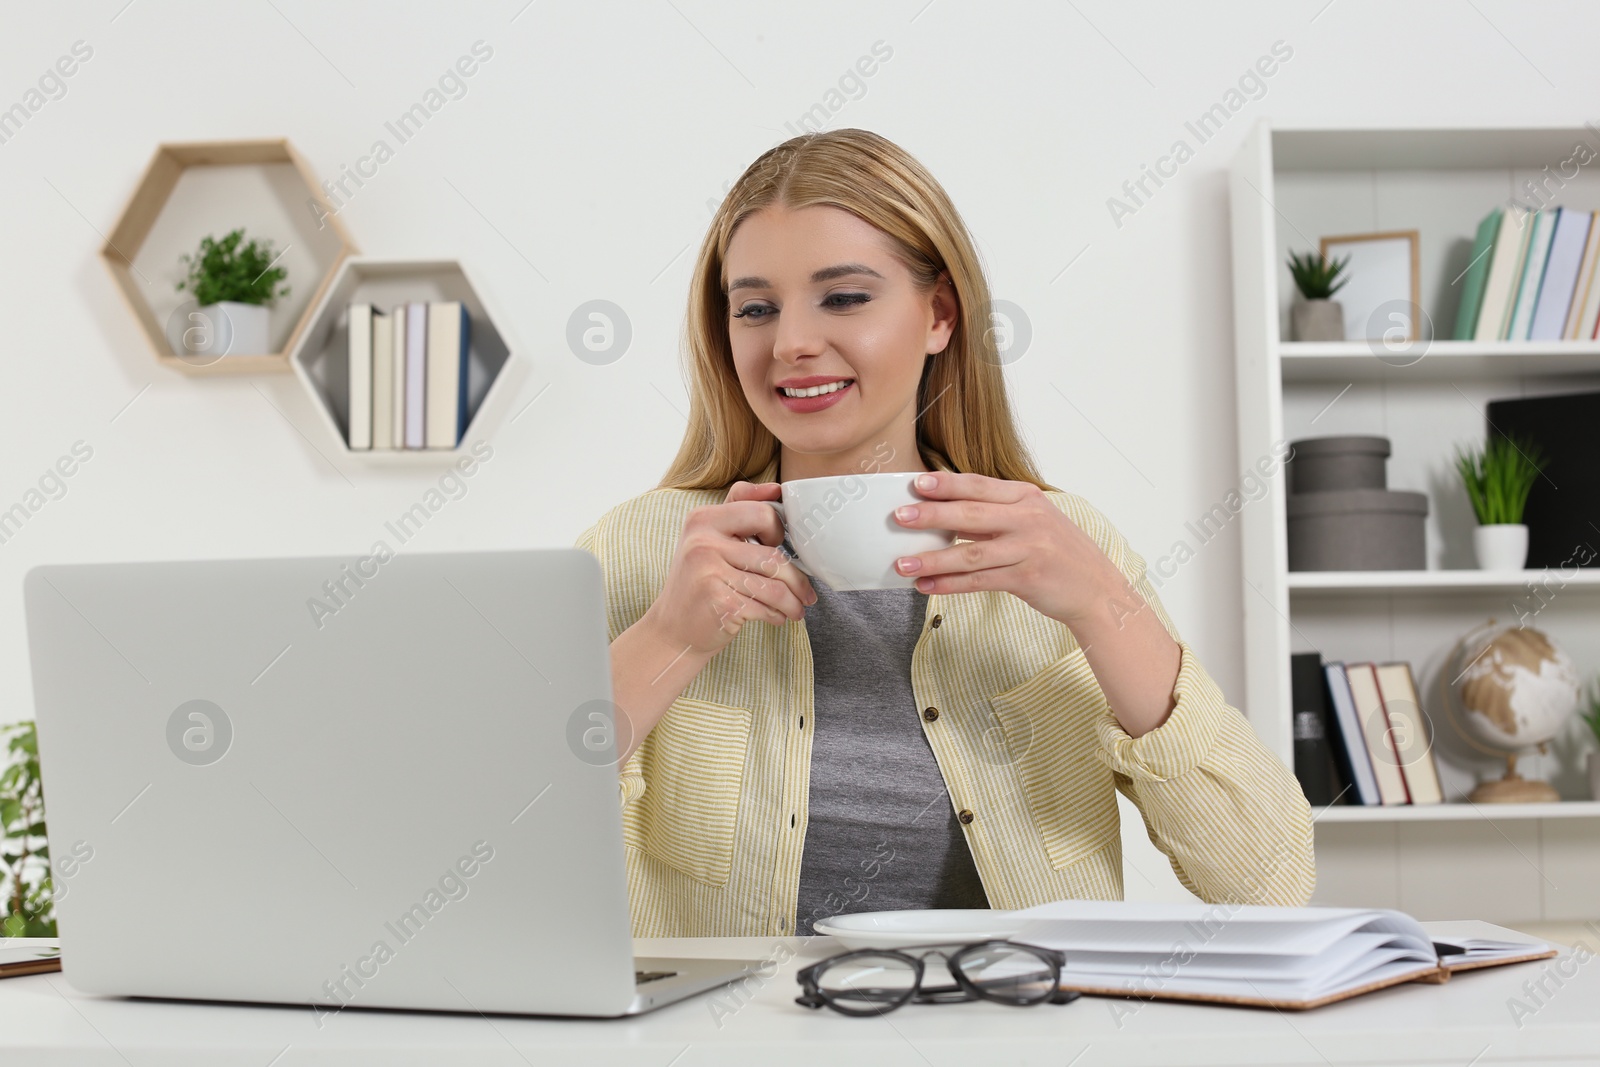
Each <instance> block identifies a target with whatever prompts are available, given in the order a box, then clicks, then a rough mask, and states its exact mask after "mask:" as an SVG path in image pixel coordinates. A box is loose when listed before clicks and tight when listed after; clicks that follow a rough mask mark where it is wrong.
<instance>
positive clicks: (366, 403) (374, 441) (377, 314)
mask: <svg viewBox="0 0 1600 1067" xmlns="http://www.w3.org/2000/svg"><path fill="white" fill-rule="evenodd" d="M347 321H348V323H349V329H348V331H347V334H348V337H347V349H348V369H349V376H348V382H349V395H350V401H349V406H348V408H347V411H348V418H347V420H346V423H347V424H346V441H347V443H348V444H349V447H350V448H351V449H353V450H368V449H377V450H392V449H397V448H413V449H415V448H439V449H452V448H455V447H456V446H457V445H458V444H460V443H461V438H462V436H463V435H464V434H465V433H466V428H467V370H468V366H469V360H468V354H469V351H470V344H471V335H472V320H471V317H470V316H469V315H468V314H467V309H466V307H465V306H464V305H463V304H462V303H461V301H459V300H440V301H431V302H420V301H411V302H408V303H402V304H396V305H394V307H393V308H391V309H390V310H388V311H385V310H384V309H382V308H379V307H374V306H373V305H372V304H369V303H362V302H352V303H351V304H350V305H349V308H348V317H347Z"/></svg>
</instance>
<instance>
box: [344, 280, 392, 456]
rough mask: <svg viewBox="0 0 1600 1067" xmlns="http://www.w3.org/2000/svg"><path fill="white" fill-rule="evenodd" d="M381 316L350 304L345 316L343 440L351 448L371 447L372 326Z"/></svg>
mask: <svg viewBox="0 0 1600 1067" xmlns="http://www.w3.org/2000/svg"><path fill="white" fill-rule="evenodd" d="M383 317H385V316H384V312H382V311H381V310H379V309H378V308H375V307H373V306H372V305H371V304H364V303H351V304H350V306H349V308H348V309H347V313H346V322H347V324H348V328H347V330H346V340H347V344H346V348H347V355H348V361H347V362H348V375H347V378H346V381H347V383H348V386H349V389H348V393H349V404H348V406H347V407H346V409H345V410H346V416H347V417H346V423H347V425H346V427H345V439H346V441H347V443H348V444H349V446H350V447H351V448H352V449H367V448H371V447H372V336H373V323H374V319H381V318H383Z"/></svg>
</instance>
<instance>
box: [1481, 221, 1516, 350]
mask: <svg viewBox="0 0 1600 1067" xmlns="http://www.w3.org/2000/svg"><path fill="white" fill-rule="evenodd" d="M1525 219H1526V215H1525V214H1522V213H1519V212H1517V211H1502V212H1501V214H1500V228H1499V234H1498V236H1497V237H1495V241H1494V251H1493V252H1491V253H1490V260H1491V262H1490V265H1489V276H1488V278H1487V279H1485V281H1484V286H1483V300H1482V303H1481V306H1480V307H1479V309H1478V324H1477V328H1476V329H1475V330H1474V331H1473V333H1472V335H1471V336H1472V338H1473V340H1476V341H1498V340H1500V338H1502V337H1503V336H1505V329H1506V326H1507V325H1508V322H1509V318H1510V310H1511V301H1512V297H1513V296H1514V294H1515V290H1516V286H1517V279H1518V278H1519V277H1521V269H1522V260H1523V257H1524V256H1525V255H1526V254H1527V251H1528V231H1529V230H1530V229H1531V227H1529V226H1527V225H1524V220H1525Z"/></svg>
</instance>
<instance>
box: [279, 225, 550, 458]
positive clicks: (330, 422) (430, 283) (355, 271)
mask: <svg viewBox="0 0 1600 1067" xmlns="http://www.w3.org/2000/svg"><path fill="white" fill-rule="evenodd" d="M412 300H422V301H435V300H459V301H461V303H462V305H463V306H464V307H465V308H466V312H467V317H468V318H469V319H470V320H471V327H470V332H469V334H468V352H467V359H468V363H467V426H466V429H465V430H464V431H463V432H462V435H461V440H460V442H459V443H458V444H457V445H456V447H454V448H392V447H390V448H382V447H380V448H351V447H350V444H349V426H350V420H349V412H350V374H349V368H350V361H349V338H350V335H349V318H350V315H349V307H350V304H351V303H352V302H356V303H364V304H375V305H377V306H379V307H382V308H386V309H388V308H393V307H394V306H395V305H396V304H403V303H406V302H408V301H412ZM391 314H392V312H391ZM308 317H309V324H308V325H307V327H306V329H305V330H304V331H303V332H302V333H301V335H300V337H299V338H298V339H297V341H296V342H295V345H294V347H293V348H291V349H290V351H289V363H290V365H291V366H292V367H293V368H294V372H295V376H296V377H297V378H298V379H299V380H300V382H301V384H303V385H304V386H305V387H306V391H307V392H309V393H310V394H311V397H312V399H313V400H315V401H316V408H317V411H318V412H319V413H320V414H321V416H322V418H321V420H320V422H321V423H322V426H323V428H324V429H325V430H326V431H327V433H326V437H327V439H328V443H329V445H330V447H333V448H335V449H337V450H338V451H340V452H342V453H343V454H344V455H347V456H353V457H359V458H361V459H364V460H370V461H371V462H374V463H394V464H408V463H422V464H427V463H436V462H439V461H441V460H444V461H450V460H454V459H456V458H458V457H460V456H461V455H462V454H463V453H465V452H466V451H467V450H468V449H469V448H470V447H471V445H472V442H473V440H474V438H475V437H482V436H483V435H484V433H485V431H486V428H487V427H488V426H490V425H492V424H493V422H494V421H495V420H496V419H498V418H499V416H500V414H501V412H502V410H503V408H504V406H505V405H506V404H507V403H509V401H510V398H511V396H512V395H513V394H514V393H515V391H516V388H517V386H518V385H519V384H520V382H521V381H522V375H523V373H524V372H525V371H526V363H527V361H526V359H525V358H519V356H518V352H520V351H521V349H520V347H519V346H518V345H517V344H516V343H515V342H514V341H513V340H512V338H511V336H510V334H509V333H508V332H507V325H506V324H507V319H506V317H505V315H504V314H503V313H502V312H501V311H500V309H499V308H498V307H497V306H495V305H494V303H493V301H492V300H491V298H490V294H489V293H488V292H487V291H486V290H485V289H484V287H483V284H482V282H481V280H480V279H479V278H478V277H477V276H476V275H473V274H471V273H470V272H469V271H468V270H467V267H466V264H464V263H462V262H461V261H459V260H455V259H389V258H383V257H377V256H350V257H347V258H346V259H345V260H343V261H342V262H341V263H340V264H339V268H338V270H337V271H336V272H335V273H334V276H333V278H332V279H331V282H330V284H329V285H328V286H327V287H326V288H325V289H324V291H323V292H322V295H321V296H320V298H319V299H318V300H317V303H316V306H315V307H314V308H312V309H311V311H310V312H309V316H308Z"/></svg>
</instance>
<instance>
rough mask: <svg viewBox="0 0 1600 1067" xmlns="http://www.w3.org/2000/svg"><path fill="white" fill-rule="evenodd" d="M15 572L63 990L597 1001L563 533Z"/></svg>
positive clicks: (596, 769)
mask: <svg viewBox="0 0 1600 1067" xmlns="http://www.w3.org/2000/svg"><path fill="white" fill-rule="evenodd" d="M375 548H381V549H382V551H381V553H380V554H375V555H370V556H362V557H359V558H337V557H317V558H293V559H251V560H207V561H182V562H131V563H88V564H69V565H44V566H36V567H34V568H32V569H31V570H29V571H28V572H27V574H26V576H25V577H24V581H23V591H24V599H25V602H26V614H27V628H28V644H29V654H30V660H31V666H32V673H33V690H34V701H35V705H36V721H37V725H38V737H39V755H40V760H41V771H42V777H43V781H44V796H45V808H46V819H47V827H48V836H49V843H50V855H51V858H52V863H53V864H54V868H55V869H54V872H53V877H54V883H55V896H56V902H57V905H56V907H57V919H58V927H59V930H60V938H61V957H62V969H63V972H64V975H65V977H66V979H67V980H68V981H69V982H70V983H71V984H72V985H73V986H74V987H75V988H77V989H79V990H81V991H83V992H86V993H98V994H112V995H121V996H140V997H167V998H182V999H203V1000H218V1001H256V1002H268V1003H282V1004H297V1005H302V1006H310V1007H311V1008H312V1010H313V1011H314V1012H315V1013H316V1015H317V1019H318V1023H319V1025H321V1023H322V1021H323V1020H324V1019H325V1018H326V1017H327V1015H328V1014H329V1013H337V1012H339V1011H342V1010H343V1009H345V1008H347V1007H357V1008H369V1007H370V1008H422V1009H434V1010H447V1011H466V1012H482V1013H494V1012H502V1013H515V1014H536V1015H571V1016H621V1015H630V1014H635V1013H638V1012H643V1011H648V1010H649V1009H651V1008H655V1007H659V1006H661V1005H663V1004H668V1003H671V1002H673V1001H676V1000H680V999H682V998H684V997H688V996H691V995H694V994H696V993H700V992H704V991H707V990H711V989H714V988H716V987H718V986H720V985H723V984H724V983H727V982H730V981H735V980H740V979H745V978H747V977H748V976H749V974H750V972H751V971H752V970H754V969H756V968H757V967H759V966H760V965H761V964H760V961H756V960H702V959H635V958H634V955H633V940H632V937H631V926H630V917H629V910H628V891H627V880H626V875H625V870H624V863H623V841H622V823H621V811H620V804H619V796H620V793H619V788H618V775H617V766H616V750H615V741H614V738H615V733H614V731H613V730H612V704H611V703H610V700H611V695H612V694H611V671H610V648H609V641H608V636H607V630H606V622H605V618H606V616H605V598H604V586H603V583H602V577H601V571H600V565H599V563H598V562H597V561H596V560H595V558H594V557H593V556H591V555H590V554H589V553H587V552H585V551H584V550H582V549H579V548H541V549H530V550H519V551H493V552H446V553H434V554H423V553H415V552H398V553H396V552H394V551H393V550H390V549H389V548H388V546H387V545H384V544H380V545H379V546H375Z"/></svg>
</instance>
